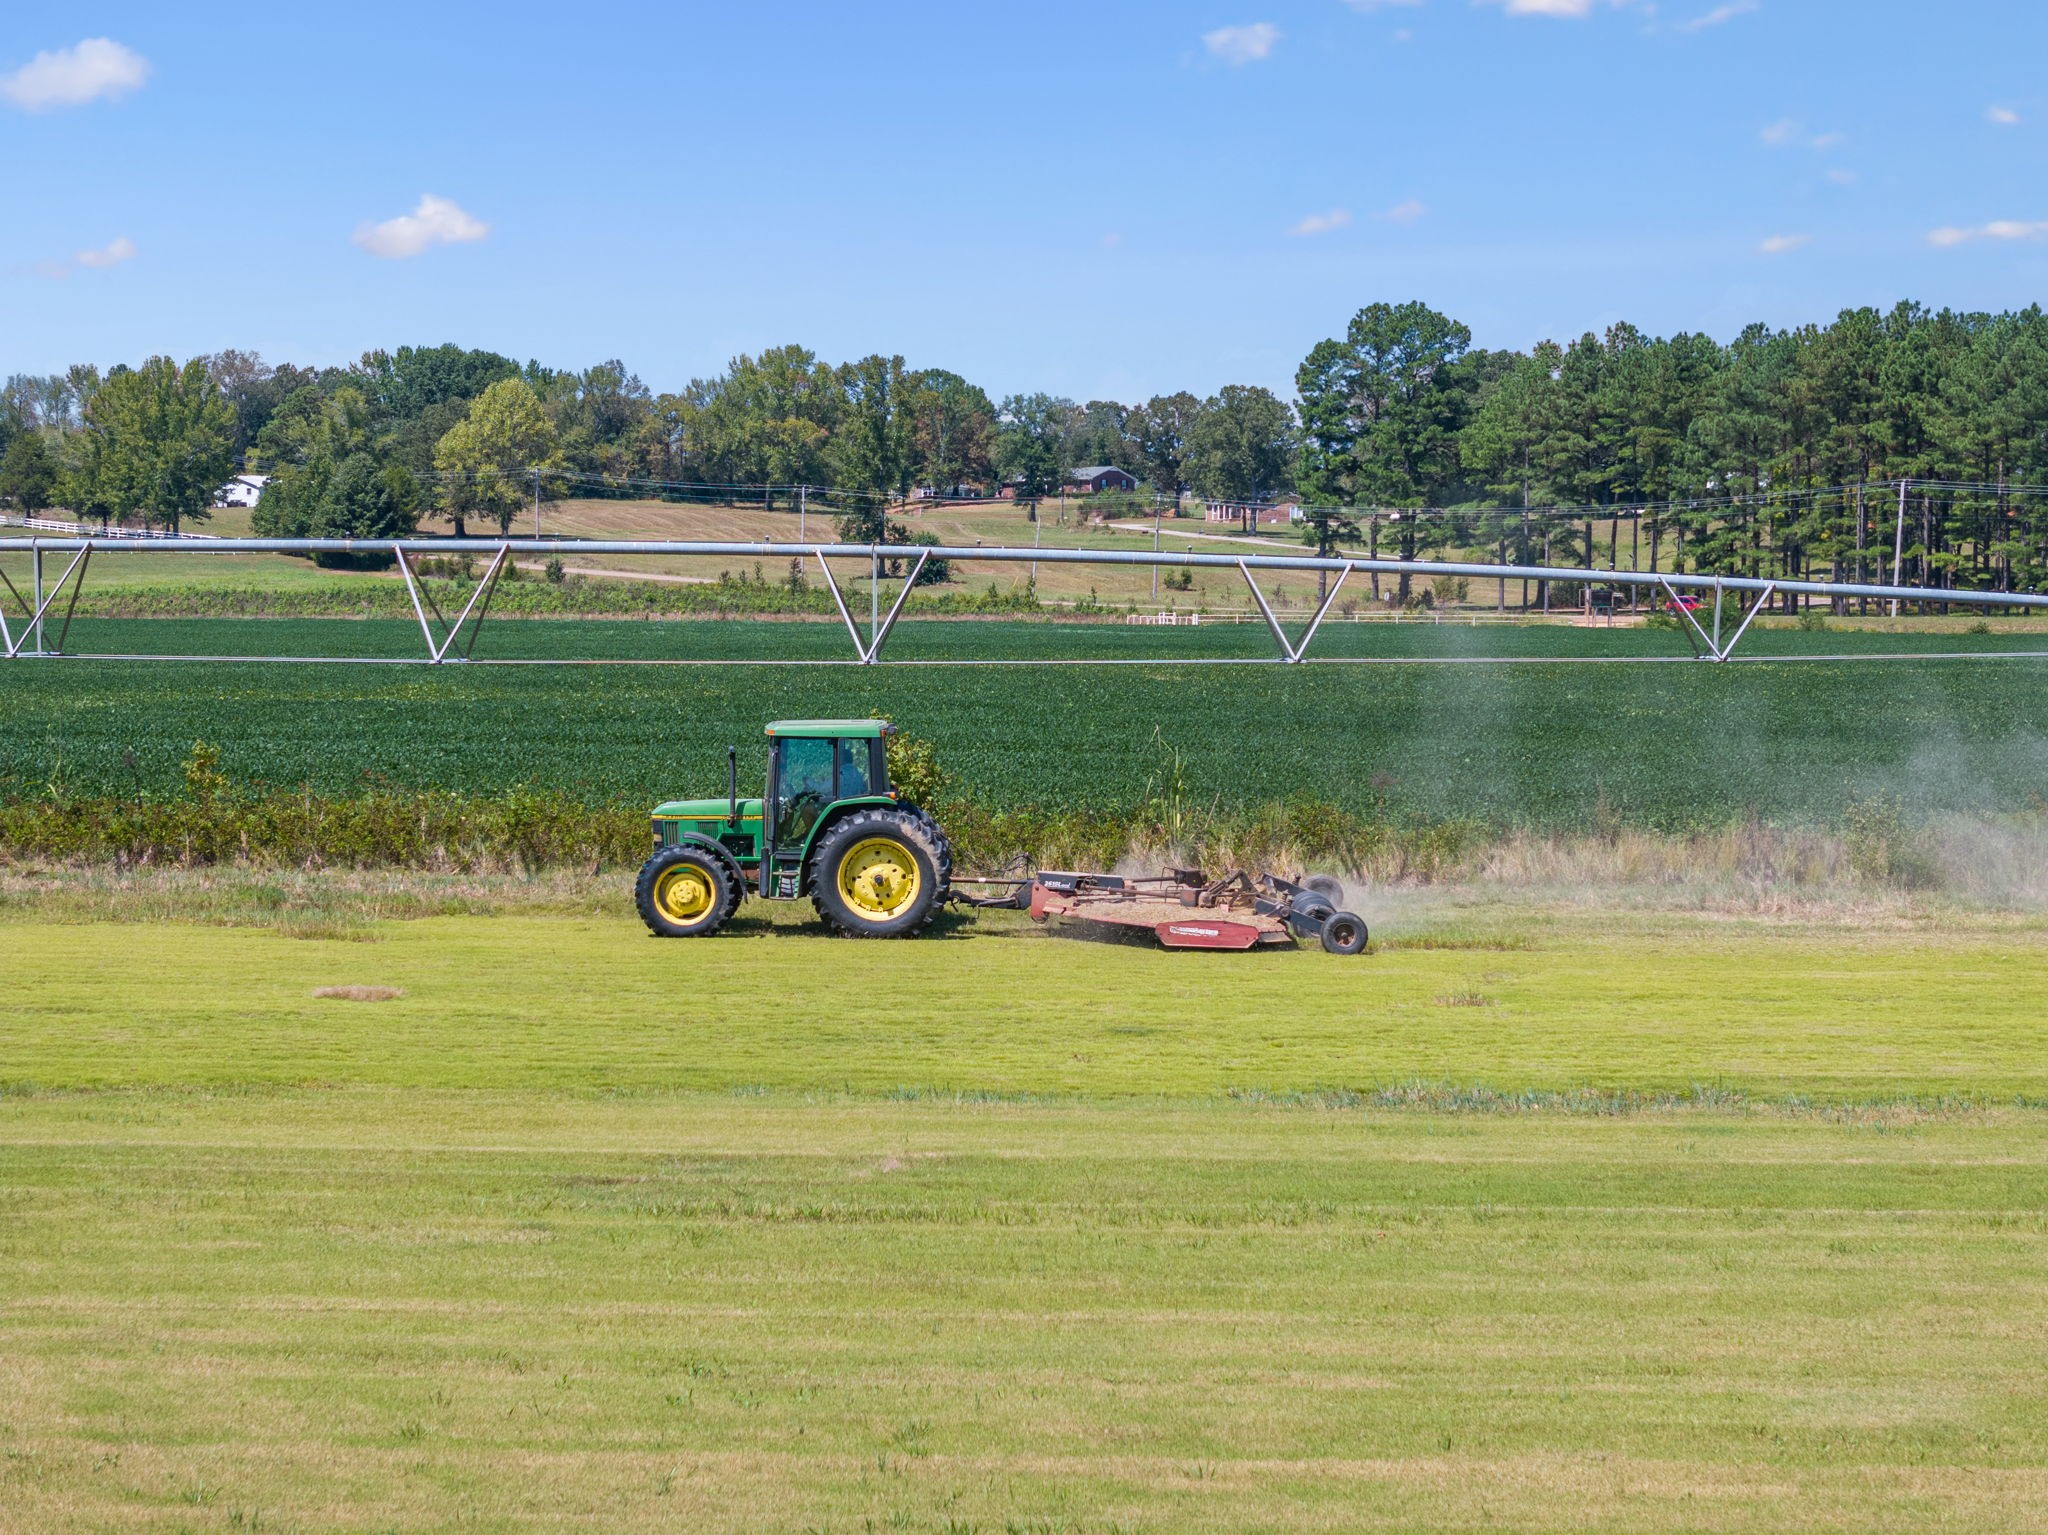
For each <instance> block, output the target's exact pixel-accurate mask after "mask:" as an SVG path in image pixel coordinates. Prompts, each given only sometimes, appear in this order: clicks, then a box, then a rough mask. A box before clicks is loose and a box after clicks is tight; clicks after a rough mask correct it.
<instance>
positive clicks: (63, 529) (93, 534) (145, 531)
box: [0, 512, 220, 538]
mask: <svg viewBox="0 0 2048 1535" xmlns="http://www.w3.org/2000/svg"><path fill="white" fill-rule="evenodd" d="M0 523H4V524H6V525H7V526H8V527H10V528H29V529H31V530H33V531H34V532H37V533H61V534H62V535H63V536H64V537H66V538H219V537H220V535H219V534H218V533H193V532H190V531H189V530H188V531H186V532H183V533H173V532H171V531H170V530H169V529H166V528H124V527H121V526H119V525H118V524H111V523H109V524H102V525H100V526H97V527H95V526H94V525H93V524H92V523H89V522H60V521H58V520H57V519H56V518H54V517H15V516H11V515H9V514H8V513H6V512H0Z"/></svg>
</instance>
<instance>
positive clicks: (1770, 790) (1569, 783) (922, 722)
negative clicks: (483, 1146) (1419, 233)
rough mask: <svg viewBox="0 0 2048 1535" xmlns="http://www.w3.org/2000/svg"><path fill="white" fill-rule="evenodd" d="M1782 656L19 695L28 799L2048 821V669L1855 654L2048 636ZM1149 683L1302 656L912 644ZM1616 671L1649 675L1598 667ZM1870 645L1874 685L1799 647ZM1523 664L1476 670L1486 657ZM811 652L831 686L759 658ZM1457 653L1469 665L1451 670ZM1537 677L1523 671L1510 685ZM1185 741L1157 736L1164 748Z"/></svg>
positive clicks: (754, 657)
mask: <svg viewBox="0 0 2048 1535" xmlns="http://www.w3.org/2000/svg"><path fill="white" fill-rule="evenodd" d="M417 643H418V637H417V631H416V630H414V629H410V628H409V626H407V625H404V624H399V623H385V622H349V621H341V620H335V621H319V620H254V619H242V620H218V621H205V620H192V621H173V620H136V621H115V620H106V621H95V622H92V623H90V624H88V623H87V622H84V621H81V623H80V624H79V626H78V645H79V647H80V648H89V649H96V650H108V651H114V650H118V651H153V652H157V653H187V654H216V653H229V654H235V653H251V652H254V653H261V654H299V655H319V654H343V655H347V654H355V655H378V656H390V657H397V656H403V655H406V654H410V653H415V651H414V647H416V646H417ZM1751 643H1752V644H1753V645H1754V647H1755V648H1754V650H1753V651H1752V652H1750V653H1751V654H1753V655H1754V656H1756V657H1758V658H1760V659H1758V660H1755V661H1752V662H1744V663H1741V664H1736V665H1729V666H1712V665H1704V664H1695V663H1692V662H1689V661H1682V660H1671V661H1668V664H1667V662H1666V661H1660V660H1656V659H1653V658H1658V657H1662V658H1671V657H1674V656H1682V655H1683V654H1684V650H1683V646H1682V644H1681V642H1680V640H1679V637H1678V636H1677V635H1676V634H1675V633H1673V632H1670V631H1652V630H1640V629H1638V630H1612V631H1576V630H1564V629H1551V628H1513V627H1510V628H1470V627H1458V626H1452V625H1444V626H1431V625H1400V626H1392V625H1386V624H1374V625H1340V626H1335V627H1333V628H1332V629H1331V630H1330V631H1329V632H1328V633H1327V634H1326V635H1325V636H1324V637H1322V638H1320V639H1319V640H1318V642H1317V645H1318V653H1319V654H1324V655H1331V656H1341V655H1346V654H1351V655H1369V656H1379V657H1387V658H1409V659H1416V658H1429V659H1435V660H1442V661H1444V662H1446V664H1443V665H1416V666H1383V667H1382V666H1373V667H1364V666H1356V667H1354V666H1335V665H1331V666H1316V665H1307V666H1301V667H1289V668H1280V667H1264V666H1262V667H1250V666H1235V665H1215V666H1209V667H1202V666H1185V665H1175V666H1166V665H1161V666H1145V665H1142V664H1120V665H1102V666H1092V665H1074V666H1052V667H1035V666H1034V667H1025V666H989V667H971V668H955V667H946V666H908V665H906V666H899V667H889V666H883V667H879V668H871V669H870V668H856V667H850V666H824V665H818V664H815V663H817V662H821V661H826V660H837V659H844V658H845V657H846V655H847V653H848V652H847V647H846V642H845V637H844V635H843V633H840V632H839V631H837V630H836V629H835V628H834V627H832V626H830V625H825V624H805V623H766V622H736V621H728V622H715V621H700V622H687V623H652V622H648V623H636V622H614V623H601V622H597V621H579V622H575V623H567V622H543V621H530V622H507V623H503V624H499V623H497V622H496V621H493V625H492V627H491V628H490V629H488V630H486V641H485V643H484V645H483V646H482V647H480V651H479V653H480V654H486V653H487V654H490V655H495V656H499V657H508V658H509V657H518V656H528V657H534V656H543V657H555V658H562V659H578V658H583V659H588V658H593V657H596V656H603V655H609V656H623V657H627V658H640V659H647V660H661V659H675V658H677V657H703V658H707V659H713V660H719V661H721V662H725V663H730V664H720V665H700V666H650V667H608V668H582V667H471V668H468V669H466V670H464V669H460V668H453V667H449V668H442V669H440V670H430V669H428V668H425V667H423V666H417V667H416V666H391V667H383V666H375V667H332V666H313V665H301V666H257V665H204V666H201V665H190V664H181V663H172V662H149V663H142V662H87V661H65V662H59V663H41V662H31V663H24V664H20V665H18V666H14V667H10V668H9V669H8V671H7V672H6V674H5V678H4V683H0V785H5V786H7V787H9V788H12V789H13V791H14V792H17V793H19V792H39V791H40V790H41V789H42V788H43V787H44V786H46V785H49V784H50V783H52V782H53V781H55V782H59V783H62V784H63V785H66V786H68V787H71V788H73V789H76V790H79V791H81V792H108V793H121V792H128V791H145V792H164V791H167V790H170V789H172V788H174V787H175V786H176V785H177V783H178V782H179V764H180V762H181V761H182V760H183V758H184V757H185V755H186V753H187V752H188V751H189V749H190V747H191V745H192V743H193V741H195V740H199V739H204V740H207V741H209V742H212V743H214V744H216V745H218V746H220V747H221V748H222V752H223V757H222V765H223V768H224V769H225V771H227V772H228V773H229V774H230V775H231V776H232V777H235V778H237V779H241V780H257V779H260V780H264V781H267V782H270V783H273V784H281V785H287V786H297V785H300V784H307V785H311V786H312V787H313V788H315V789H316V790H319V791H322V792H327V793H346V792H348V791H349V790H351V789H352V788H354V787H356V786H359V785H361V784H362V783H363V782H365V780H366V779H376V780H381V781H387V782H391V783H395V784H400V785H414V786H440V787H447V788H462V789H469V790H479V791H488V790H492V789H495V788H501V787H505V786H508V785H512V784H516V783H523V782H531V783H537V784H541V785H545V786H548V787H552V788H556V789H559V790H561V791H563V792H566V793H568V794H571V795H574V796H577V797H579V798H585V799H589V800H593V801H604V802H615V803H625V804H637V803H640V802H643V801H651V800H653V799H655V798H657V797H659V796H662V795H664V794H668V793H672V792H675V791H677V790H678V789H682V788H685V787H689V786H702V785H706V784H709V785H712V786H714V787H716V786H718V785H722V783H723V781H724V748H725V746H726V745H727V744H728V743H729V742H738V743H742V744H744V743H747V742H758V740H759V739H760V737H759V732H760V728H761V725H762V724H763V723H764V722H765V721H767V720H769V719H773V718H776V717H779V716H803V715H842V714H852V715H865V714H869V713H882V714H886V715H888V716H889V717H891V718H893V719H894V720H896V721H897V722H898V724H899V725H901V726H902V727H903V728H904V729H906V730H908V731H910V732H911V733H913V734H915V735H918V736H921V737H924V738H927V739H929V740H931V741H932V742H934V743H935V744H936V746H937V747H938V750H939V754H940V757H941V760H942V762H943V763H944V764H945V765H946V766H947V767H948V768H949V769H950V770H951V771H952V772H953V773H954V774H955V776H956V777H957V779H958V780H959V783H960V787H961V789H962V790H963V791H964V792H967V793H969V794H971V795H973V796H975V797H976V798H978V799H980V800H982V801H984V802H986V803H988V804H990V805H992V806H999V807H1000V806H1017V805H1027V804H1035V805H1039V806H1066V805H1077V804H1078V805H1089V806H1093V807H1096V808H1104V809H1115V808H1119V807H1124V806H1128V805H1129V804H1131V803H1132V802H1133V801H1135V800H1136V799H1138V798H1139V797H1140V796H1142V795H1143V794H1144V793H1145V791H1146V787H1147V784H1148V782H1153V783H1155V784H1156V783H1157V782H1159V781H1160V778H1161V775H1162V774H1163V773H1164V772H1165V771H1166V769H1167V766H1168V763H1167V754H1168V752H1169V751H1177V752H1178V753H1180V754H1181V757H1182V762H1183V766H1184V770H1185V788H1186V791H1187V793H1188V794H1189V795H1190V796H1192V797H1193V799H1194V800H1195V801H1197V802H1199V803H1202V804H1207V803H1209V802H1211V801H1219V802H1223V803H1231V804H1243V803H1264V802H1268V801H1272V800H1277V799H1284V798H1286V797H1288V796H1290V795H1304V796H1309V797H1314V798H1319V799H1324V800H1329V801H1332V802H1335V803H1338V804H1341V805H1344V806H1346V807H1347V808H1351V809H1355V810H1359V811H1361V812H1368V813H1370V812H1377V811H1379V810H1380V809H1381V808H1382V805H1383V804H1384V808H1385V810H1386V811H1387V813H1389V814H1390V815H1392V816H1394V817H1396V818H1407V819H1415V820H1441V819H1470V820H1478V821H1483V822H1487V823H1492V824H1498V825H1505V824H1524V825H1533V826H1539V827H1579V826H1583V825H1584V824H1586V823H1587V821H1588V819H1589V818H1590V817H1593V816H1594V815H1595V814H1596V813H1598V814H1609V815H1613V816H1618V817H1621V818H1623V819H1625V820H1628V821H1633V822H1637V823H1641V824H1645V825H1652V826H1660V827H1683V826H1692V825H1698V824H1702V823H1725V822H1727V821H1729V820H1733V819H1741V818H1744V817H1747V816H1750V815H1760V816H1764V817H1784V818H1822V819H1826V818H1832V817H1835V816H1837V815H1839V814H1840V812H1841V811H1842V808H1843V807H1844V806H1845V805H1846V804H1848V803H1850V802H1852V801H1854V800H1856V799H1858V798H1866V799H1868V798H1885V799H1890V800H1896V801H1898V802H1899V803H1900V804H1902V805H1904V806H1907V807H1912V808H1927V809H1950V810H1962V811H1977V812H1982V811H1998V810H2011V809H2023V808H2028V807H2031V806H2032V805H2034V804H2035V803H2036V802H2037V800H2038V796H2039V794H2040V792H2041V787H2042V783H2043V780H2044V770H2048V747H2044V743H2043V739H2042V722H2043V721H2044V720H2048V667H2043V666H2042V665H2041V664H2040V663H2039V661H2037V660H2034V659H2021V660H1997V661H1981V662H1980V661H1957V660H1939V659H1927V660H1915V661H1882V662H1878V661H1855V660H1851V659H1846V658H1851V657H1855V656H1858V655H1864V656H1868V655H1871V654H1874V653H1883V654H1891V653H1899V652H1913V651H1918V652H1922V653H1924V652H1927V651H1942V652H1947V651H1965V652H1969V651H1976V652H1986V653H1992V654H1999V653H2004V652H2007V651H2010V650H2014V649H2022V648H2026V647H2029V646H2031V647H2035V648H2036V649H2039V648H2041V647H2042V646H2043V645H2044V643H2048V640H2044V637H2043V636H2040V635H2012V636H2008V635H2005V634H1988V635H1973V634H1967V633H1957V634H1947V633H1943V634H1871V633H1865V632H1848V633H1804V632H1799V631H1793V630H1772V631H1767V632H1763V633H1760V634H1757V635H1756V636H1754V638H1753V640H1752V641H1751ZM1048 653H1050V654H1057V655H1063V656H1068V657H1076V656H1078V657H1089V658H1094V659H1099V660H1117V661H1124V662H1133V663H1135V662H1138V661H1142V660H1143V659H1146V658H1156V657H1176V656H1177V657H1183V658H1199V657H1208V658H1211V659H1218V660H1223V659H1228V658H1232V657H1240V658H1241V657H1253V656H1260V655H1265V654H1269V653H1270V651H1269V648H1268V641H1267V639H1266V637H1265V636H1264V635H1263V634H1262V633H1261V632H1260V631H1259V630H1258V629H1255V628H1253V627H1251V626H1223V627H1208V628H1202V629H1166V630H1160V629H1146V628H1136V627H1130V626H1124V625H1095V626H1086V625H1081V626H1073V625H1059V626H1047V625H1040V624H1024V623H994V622H986V623H985V622H972V623H968V622H923V623H918V622H906V623H905V624H904V625H902V626H901V632H900V633H899V635H898V637H897V639H896V640H895V641H894V642H893V644H892V648H891V651H890V654H891V656H892V657H895V658H900V659H902V660H905V661H912V660H920V659H922V660H927V661H937V660H945V659H949V658H953V659H958V658H962V657H990V658H995V659H1005V658H1010V659H1025V658H1030V657H1036V656H1043V655H1046V654H1048ZM1588 653H1592V654H1599V655H1605V656H1609V657H1616V658H1624V659H1630V660H1634V661H1636V662H1638V663H1639V664H1601V665H1587V664H1578V663H1574V662H1570V661H1567V660H1564V659H1562V658H1563V657H1565V656H1569V655H1583V654H1588ZM1815 654H1822V655H1840V656H1842V657H1844V658H1845V659H1843V660H1841V661H1818V662H1816V661H1791V660H1781V661H1773V660H1771V659H1769V658H1770V657H1772V656H1774V655H1775V656H1780V657H1787V656H1802V655H1815ZM1488 657H1501V658H1508V660H1507V661H1503V663H1502V664H1463V663H1464V662H1466V661H1472V660H1474V659H1475V658H1488ZM751 662H763V663H766V662H783V663H798V664H775V665H769V664H761V665H753V664H748V663H751ZM1453 662H1457V663H1459V664H1450V663H1453ZM1510 662H1511V663H1512V664H1509V663H1510ZM1155 730H1156V731H1157V732H1158V735H1159V739H1158V740H1157V741H1155V739H1154V732H1155Z"/></svg>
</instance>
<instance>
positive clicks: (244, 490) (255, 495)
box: [213, 474, 270, 506]
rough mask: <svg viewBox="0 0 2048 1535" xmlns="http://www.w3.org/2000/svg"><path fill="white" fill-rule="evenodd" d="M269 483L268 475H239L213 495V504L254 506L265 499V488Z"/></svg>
mask: <svg viewBox="0 0 2048 1535" xmlns="http://www.w3.org/2000/svg"><path fill="white" fill-rule="evenodd" d="M269 483H270V476H269V475H267V474H238V475H236V476H235V477H234V478H233V479H232V480H229V481H228V482H227V484H225V485H223V486H221V488H220V489H219V490H217V491H215V492H214V493H213V504H214V505H215V506H254V505H255V504H256V503H257V502H258V501H260V500H262V499H263V487H264V486H266V485H268V484H269Z"/></svg>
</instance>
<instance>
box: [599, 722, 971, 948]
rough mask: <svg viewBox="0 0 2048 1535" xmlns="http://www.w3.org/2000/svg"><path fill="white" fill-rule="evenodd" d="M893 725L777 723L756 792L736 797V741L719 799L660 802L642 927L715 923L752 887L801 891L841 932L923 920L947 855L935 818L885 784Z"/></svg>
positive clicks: (945, 880) (880, 931) (788, 894)
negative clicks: (764, 778) (765, 773)
mask: <svg viewBox="0 0 2048 1535" xmlns="http://www.w3.org/2000/svg"><path fill="white" fill-rule="evenodd" d="M893 733H894V728H893V727H892V726H891V725H890V724H889V723H888V722H887V721H886V720H874V719H867V720H777V721H776V722H775V723H774V724H772V725H770V726H769V727H768V777H767V782H766V785H765V786H764V788H763V791H762V795H761V797H760V798H759V799H745V800H743V799H741V798H740V793H739V748H737V747H733V748H731V749H729V750H728V752H727V759H726V797H725V798H724V799H722V800H716V799H691V800H670V801H667V802H666V803H664V804H661V805H657V806H656V807H655V810H654V849H655V851H654V856H653V858H651V859H649V860H648V863H647V866H646V868H645V869H643V870H642V871H641V880H640V886H641V889H640V900H639V905H640V911H641V916H642V917H643V918H644V919H645V920H646V921H647V924H648V926H649V927H651V928H653V929H654V930H655V931H656V932H657V933H661V934H663V935H664V936H673V937H694V936H699V935H701V934H705V933H710V932H715V931H716V930H717V929H718V928H719V927H721V926H723V925H724V923H725V919H726V918H727V917H728V916H730V915H731V913H732V910H733V909H734V908H735V907H736V906H737V905H738V904H739V901H740V898H741V897H742V896H744V895H746V894H748V893H752V894H755V895H758V896H762V897H765V898H767V899H770V900H784V901H791V900H797V899H799V898H801V897H803V896H806V895H808V896H810V897H811V898H812V900H813V901H814V902H815V903H816V904H817V906H818V910H819V912H820V914H821V915H823V916H824V917H825V918H826V919H827V920H828V921H829V922H831V923H832V925H833V926H835V927H837V928H839V929H840V930H841V931H842V932H850V933H860V934H865V935H870V936H876V937H889V936H895V935H897V934H898V933H899V932H913V931H917V930H920V929H922V928H923V927H924V926H926V925H927V924H928V923H929V922H930V920H931V917H932V915H933V914H934V913H935V912H936V911H937V909H938V905H939V904H940V903H942V902H943V901H944V899H945V897H946V893H947V890H948V888H949V876H950V872H951V867H952V854H951V850H950V848H948V847H947V846H946V842H945V837H944V834H943V833H941V832H940V831H939V828H938V825H937V823H936V822H934V821H933V820H932V819H931V817H930V816H928V815H926V814H924V813H923V812H922V811H919V810H915V809H912V808H911V807H909V806H904V805H899V804H898V803H897V800H896V796H895V794H894V793H893V792H891V790H890V788H889V760H888V752H887V746H888V737H889V736H890V735H891V734H893ZM749 886H751V891H749Z"/></svg>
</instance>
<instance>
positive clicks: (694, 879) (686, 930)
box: [633, 843, 742, 938]
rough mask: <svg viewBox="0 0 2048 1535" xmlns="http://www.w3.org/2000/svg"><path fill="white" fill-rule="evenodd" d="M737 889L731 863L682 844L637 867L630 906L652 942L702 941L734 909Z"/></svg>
mask: <svg viewBox="0 0 2048 1535" xmlns="http://www.w3.org/2000/svg"><path fill="white" fill-rule="evenodd" d="M741 889H742V882H741V880H740V878H739V870H738V868H737V867H735V866H734V864H733V862H732V860H731V859H729V858H726V857H725V856H723V855H722V854H719V853H716V852H713V851H712V850H711V849H710V848H705V847H692V846H691V845H690V844H688V843H684V844H682V845H681V846H679V847H665V848H663V849H661V851H660V852H658V853H656V854H655V855H654V856H653V857H652V858H650V859H648V860H647V862H646V863H645V864H643V865H641V868H640V878H639V880H638V881H636V882H635V884H634V886H633V903H634V904H635V905H636V906H638V907H639V908H640V920H641V921H642V922H645V923H646V924H647V928H648V931H650V932H651V933H653V934H654V935H655V936H656V937H657V938H708V937H710V936H711V935H712V934H713V933H715V932H717V931H718V930H719V929H720V928H721V927H724V926H725V922H726V918H728V917H730V916H731V915H732V914H733V911H734V909H735V908H737V907H738V906H739V904H740V891H741Z"/></svg>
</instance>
